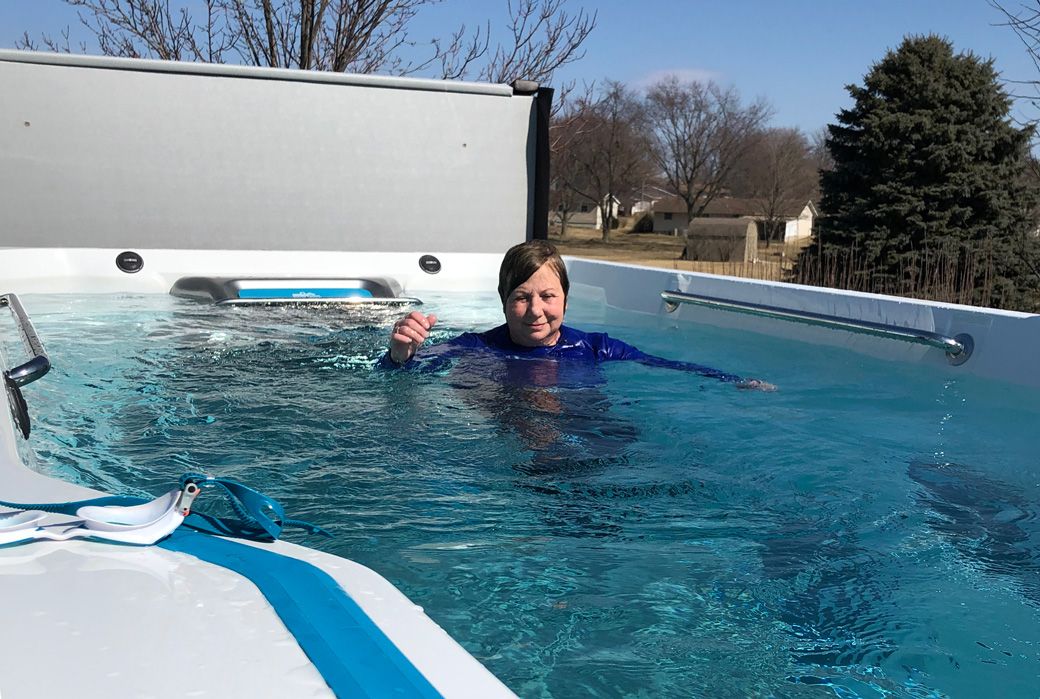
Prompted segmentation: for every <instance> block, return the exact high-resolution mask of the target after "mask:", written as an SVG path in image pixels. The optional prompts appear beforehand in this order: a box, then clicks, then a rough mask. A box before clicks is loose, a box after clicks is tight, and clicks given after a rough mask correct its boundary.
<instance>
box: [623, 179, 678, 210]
mask: <svg viewBox="0 0 1040 699" xmlns="http://www.w3.org/2000/svg"><path fill="white" fill-rule="evenodd" d="M674 197H675V195H674V194H672V193H671V192H669V191H668V190H667V189H665V188H664V187H661V186H660V185H656V184H644V185H643V186H642V187H640V189H639V195H638V197H637V198H635V199H634V200H633V202H632V213H633V214H641V213H643V212H646V211H653V210H654V207H655V205H656V204H657V202H659V201H663V200H665V199H672V198H674ZM683 211H685V209H683Z"/></svg>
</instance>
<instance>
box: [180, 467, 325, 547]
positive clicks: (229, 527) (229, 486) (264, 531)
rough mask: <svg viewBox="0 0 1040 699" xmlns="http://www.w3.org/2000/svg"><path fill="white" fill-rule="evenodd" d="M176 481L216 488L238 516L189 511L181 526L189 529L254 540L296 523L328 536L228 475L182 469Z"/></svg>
mask: <svg viewBox="0 0 1040 699" xmlns="http://www.w3.org/2000/svg"><path fill="white" fill-rule="evenodd" d="M180 483H181V487H182V488H183V487H184V486H185V485H187V484H188V483H194V484H195V485H197V486H199V488H201V489H203V490H206V489H217V490H219V491H220V492H221V493H222V494H223V495H224V496H225V497H226V498H227V501H228V504H229V505H230V506H231V509H232V510H233V511H234V512H235V515H236V516H237V517H238V519H237V520H235V519H228V518H220V517H213V516H211V515H206V514H202V513H199V512H192V513H191V514H190V515H188V516H187V517H186V518H185V520H184V524H185V526H188V527H191V528H192V529H196V530H198V531H201V532H206V533H207V534H217V535H219V536H234V537H238V538H241V539H252V540H255V541H274V540H275V539H278V538H279V537H280V536H281V534H282V529H284V528H285V527H299V528H301V529H306V530H307V531H309V532H310V533H311V534H322V535H324V536H332V535H331V534H330V533H329V532H328V531H326V530H324V529H322V528H321V527H319V526H317V525H314V524H310V523H309V522H304V521H302V520H298V519H289V518H287V517H286V516H285V509H284V508H283V507H282V506H281V505H280V504H279V503H278V502H277V501H275V500H272V499H271V498H269V497H267V496H266V495H264V494H263V493H260V492H258V491H256V490H253V489H252V488H250V487H249V486H247V485H243V484H242V483H239V482H238V481H234V480H231V479H230V478H210V477H208V476H206V475H204V474H201V473H186V474H184V475H183V476H181V480H180Z"/></svg>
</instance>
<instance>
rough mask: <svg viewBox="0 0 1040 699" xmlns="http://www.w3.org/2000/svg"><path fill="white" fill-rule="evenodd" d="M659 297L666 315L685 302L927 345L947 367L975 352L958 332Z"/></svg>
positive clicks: (668, 294) (666, 294)
mask: <svg viewBox="0 0 1040 699" xmlns="http://www.w3.org/2000/svg"><path fill="white" fill-rule="evenodd" d="M661 298H662V299H663V300H664V303H665V310H666V311H668V312H669V313H672V312H673V311H675V309H677V308H678V307H679V305H680V304H684V303H689V304H693V305H696V306H705V307H708V308H717V309H721V310H726V311H734V312H737V313H748V314H750V315H755V316H760V317H763V318H778V319H780V320H790V321H794V322H796V323H806V324H808V325H817V326H821V327H826V328H835V329H838V330H847V331H849V332H854V333H862V334H866V335H875V336H878V337H887V338H891V339H894V340H903V341H905V342H913V343H916V344H920V345H927V346H929V347H935V348H937V349H941V350H942V351H943V352H945V353H946V358H947V359H948V360H949V362H950V364H953V365H960V364H963V363H964V362H966V361H968V358H969V357H970V356H971V353H972V351H973V350H974V349H975V342H974V340H972V337H971V335H968V334H966V333H961V334H959V335H955V336H954V337H948V336H946V335H940V334H938V333H933V332H929V331H928V330H918V329H917V328H906V327H900V326H898V325H888V324H886V323H875V322H873V321H869V320H854V319H851V318H840V317H838V316H829V315H824V314H822V313H813V312H811V311H796V310H792V309H789V308H779V307H777V306H765V305H763V304H758V303H749V302H746V301H730V300H727V299H720V298H715V297H712V296H700V295H698V294H687V293H684V292H681V291H662V292H661Z"/></svg>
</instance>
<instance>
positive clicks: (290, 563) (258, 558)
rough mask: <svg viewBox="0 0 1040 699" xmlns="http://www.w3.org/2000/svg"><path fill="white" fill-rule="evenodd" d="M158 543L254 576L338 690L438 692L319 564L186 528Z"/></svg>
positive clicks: (350, 693)
mask: <svg viewBox="0 0 1040 699" xmlns="http://www.w3.org/2000/svg"><path fill="white" fill-rule="evenodd" d="M157 545H158V546H161V547H163V548H165V549H168V550H170V551H178V552H180V553H186V554H190V555H192V556H195V557H196V558H199V559H202V560H204V561H207V562H209V563H213V564H216V565H219V566H222V567H224V568H228V569H230V570H233V571H235V572H236V573H239V574H240V575H243V576H245V577H246V578H248V579H249V580H250V581H252V582H253V583H254V584H255V585H256V586H257V587H258V588H259V589H260V592H261V593H263V595H264V597H265V598H267V601H268V602H270V603H271V606H272V607H273V608H274V610H275V612H276V613H277V614H278V617H279V618H280V619H281V620H282V623H284V624H285V626H286V628H288V629H289V631H290V632H291V633H292V635H293V636H294V637H295V638H296V641H297V643H299V644H300V648H302V649H303V652H304V653H306V654H307V657H308V658H309V659H310V661H311V662H312V663H313V664H314V666H315V667H316V668H317V669H318V672H320V673H321V676H322V677H323V678H324V679H325V682H327V683H328V685H329V687H330V688H331V689H332V691H333V692H335V694H336V696H339V697H373V698H381V697H402V698H408V697H422V698H424V699H425V698H432V697H440V696H441V694H440V693H439V692H438V691H437V690H436V689H434V687H433V685H431V684H430V682H429V680H427V679H426V678H425V677H424V676H423V675H422V673H420V672H419V670H418V669H417V668H416V667H415V666H414V665H412V663H411V662H410V661H409V660H408V659H407V658H406V657H405V656H404V654H403V653H402V652H401V651H400V649H398V648H397V646H395V645H394V644H393V642H392V641H391V640H390V639H389V638H387V637H386V635H385V634H384V633H383V632H382V630H381V629H380V628H379V627H378V626H376V624H375V622H373V621H372V620H371V619H370V618H369V617H368V615H367V614H365V612H364V611H363V610H362V609H361V607H359V606H358V604H357V602H355V601H354V600H353V599H351V598H350V597H349V596H348V595H347V593H346V592H345V591H344V590H343V588H342V587H340V586H339V584H338V583H337V582H336V581H335V580H334V579H333V578H332V577H331V576H329V575H328V574H327V573H326V572H325V571H323V570H321V569H320V568H317V567H316V566H313V565H311V564H310V563H307V562H306V561H301V560H299V559H297V558H290V557H288V556H282V555H280V554H277V553H274V552H272V551H265V550H263V549H259V548H257V547H255V546H249V545H247V544H242V543H238V542H235V541H229V540H227V539H221V538H218V537H213V536H205V535H202V534H199V533H198V532H193V531H188V530H186V529H183V528H181V529H178V530H177V531H175V532H174V533H173V534H172V535H171V536H169V537H168V538H166V539H164V540H163V541H161V542H160V543H159V544H157Z"/></svg>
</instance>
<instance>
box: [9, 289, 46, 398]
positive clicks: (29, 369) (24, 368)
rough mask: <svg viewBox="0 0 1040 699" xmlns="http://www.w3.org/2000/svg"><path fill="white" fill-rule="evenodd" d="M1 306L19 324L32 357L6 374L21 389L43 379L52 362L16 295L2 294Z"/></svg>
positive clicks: (26, 347)
mask: <svg viewBox="0 0 1040 699" xmlns="http://www.w3.org/2000/svg"><path fill="white" fill-rule="evenodd" d="M0 306H7V307H8V308H10V309H11V313H13V314H14V319H15V322H16V323H17V324H18V330H19V332H20V333H21V335H22V342H23V343H24V344H25V349H26V350H28V352H29V354H30V355H31V357H32V358H31V359H30V360H29V361H27V362H25V363H24V364H19V365H18V366H16V367H15V368H13V369H11V370H10V371H5V372H4V376H6V377H7V378H9V379H11V381H12V382H13V383H14V385H15V386H19V387H21V386H24V385H26V384H30V383H32V382H33V381H35V380H36V379H39V378H42V377H43V375H44V374H46V373H47V372H48V371H50V370H51V362H50V360H49V359H47V354H46V353H45V352H44V351H43V343H42V342H40V338H39V336H37V334H36V329H35V328H34V327H33V324H32V321H30V320H29V316H28V315H26V313H25V309H24V308H22V304H21V302H20V301H19V300H18V297H17V296H16V295H15V294H2V295H0Z"/></svg>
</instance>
